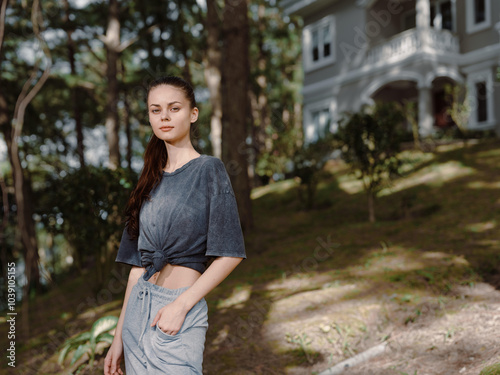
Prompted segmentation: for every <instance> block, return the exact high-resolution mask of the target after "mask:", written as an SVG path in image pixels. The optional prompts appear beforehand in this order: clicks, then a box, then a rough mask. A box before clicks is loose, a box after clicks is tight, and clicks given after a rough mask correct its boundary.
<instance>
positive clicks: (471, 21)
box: [466, 0, 491, 34]
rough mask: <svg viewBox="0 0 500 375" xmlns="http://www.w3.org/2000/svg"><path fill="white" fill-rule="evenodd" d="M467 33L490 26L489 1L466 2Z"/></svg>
mask: <svg viewBox="0 0 500 375" xmlns="http://www.w3.org/2000/svg"><path fill="white" fill-rule="evenodd" d="M466 5H467V9H466V14H467V15H466V17H467V33H469V34H471V33H475V32H477V31H481V30H484V29H487V28H488V27H490V26H491V16H490V15H491V0H466Z"/></svg>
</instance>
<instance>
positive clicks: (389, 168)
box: [336, 103, 404, 221]
mask: <svg viewBox="0 0 500 375" xmlns="http://www.w3.org/2000/svg"><path fill="white" fill-rule="evenodd" d="M403 121H404V115H403V112H402V111H401V109H400V107H399V106H397V105H396V104H395V103H378V104H376V105H375V106H372V107H366V108H365V109H364V110H362V111H360V112H358V113H353V114H350V115H347V117H346V118H344V119H343V120H342V121H341V126H339V131H338V132H337V134H336V139H337V141H338V142H339V146H340V150H341V152H342V158H343V159H344V160H345V161H346V162H347V163H348V164H349V165H350V166H351V168H352V171H353V172H354V173H355V174H356V176H357V177H358V178H359V179H360V180H361V181H362V182H363V185H364V187H365V191H366V193H367V194H368V198H369V212H370V221H375V214H374V211H373V200H374V198H375V194H376V193H377V192H378V191H379V190H380V189H381V188H382V187H383V185H384V183H385V182H386V181H388V180H389V179H390V178H391V177H392V176H393V175H394V174H396V173H397V172H398V168H399V166H400V161H399V159H398V156H397V154H398V152H399V145H400V142H401V139H402V136H403V127H402V122H403Z"/></svg>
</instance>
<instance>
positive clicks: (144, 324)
mask: <svg viewBox="0 0 500 375" xmlns="http://www.w3.org/2000/svg"><path fill="white" fill-rule="evenodd" d="M186 289H187V287H186V288H180V289H166V288H163V287H161V286H158V285H154V284H151V283H150V282H148V281H146V280H144V278H143V277H142V276H141V277H140V278H139V280H138V281H137V284H136V285H135V286H134V288H133V289H132V292H131V294H130V297H129V300H128V304H127V310H126V312H125V321H124V323H123V331H122V339H123V351H124V357H125V369H126V375H143V374H144V375H151V374H172V375H188V374H189V375H195V374H196V375H201V374H202V363H203V350H204V348H205V334H206V331H207V328H208V319H207V318H208V317H207V312H208V309H207V303H206V302H205V299H202V300H201V301H200V302H198V303H197V304H196V305H195V306H194V307H193V308H192V309H191V310H190V311H189V313H188V314H187V315H186V319H185V320H184V323H183V325H182V327H181V329H180V331H179V332H178V333H177V334H176V335H174V336H172V335H168V334H166V333H165V332H163V331H161V330H160V329H159V328H158V327H157V326H154V327H151V323H152V321H153V319H154V318H155V316H156V313H157V312H158V310H159V309H160V308H162V307H163V306H165V305H167V304H169V303H171V302H173V301H174V300H175V299H176V298H177V297H178V296H179V295H180V294H181V293H182V292H183V291H185V290H186Z"/></svg>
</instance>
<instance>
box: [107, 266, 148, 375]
mask: <svg viewBox="0 0 500 375" xmlns="http://www.w3.org/2000/svg"><path fill="white" fill-rule="evenodd" d="M143 273H144V268H141V267H132V269H131V270H130V273H129V275H128V282H127V289H126V290H125V298H124V299H123V307H122V311H121V313H120V318H119V319H118V324H117V325H116V330H115V337H114V339H113V343H112V344H111V347H110V348H109V350H108V354H107V355H106V359H105V360H104V374H105V375H114V374H120V375H123V371H122V370H121V368H120V363H121V361H122V358H123V341H122V328H123V321H124V319H125V311H126V310H127V303H128V299H129V297H130V292H131V291H132V288H133V287H134V285H135V284H136V283H137V280H139V277H141V276H142V274H143Z"/></svg>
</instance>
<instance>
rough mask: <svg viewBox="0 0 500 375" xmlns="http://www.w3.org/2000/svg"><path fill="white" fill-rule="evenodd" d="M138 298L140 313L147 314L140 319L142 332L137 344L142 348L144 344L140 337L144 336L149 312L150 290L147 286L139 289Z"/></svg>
mask: <svg viewBox="0 0 500 375" xmlns="http://www.w3.org/2000/svg"><path fill="white" fill-rule="evenodd" d="M139 298H140V299H142V306H141V315H143V316H144V314H147V316H146V317H144V318H143V319H142V320H143V326H142V329H141V331H142V333H141V336H140V337H139V346H140V347H142V348H143V347H144V346H143V344H142V338H143V337H144V334H145V333H146V330H147V328H148V322H149V314H151V292H150V291H149V289H148V288H147V287H144V288H143V289H142V290H140V291H139Z"/></svg>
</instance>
